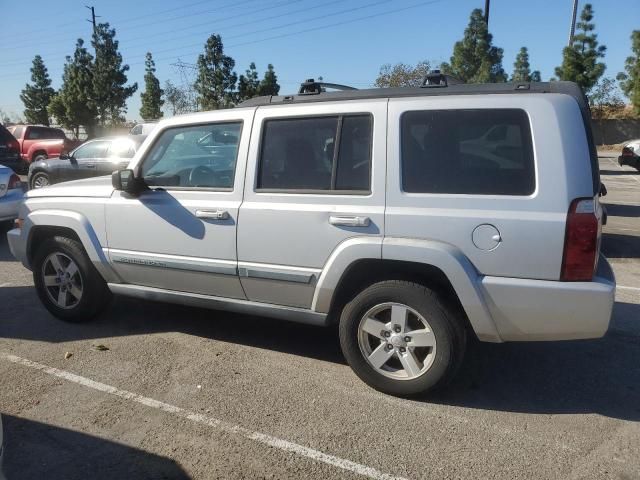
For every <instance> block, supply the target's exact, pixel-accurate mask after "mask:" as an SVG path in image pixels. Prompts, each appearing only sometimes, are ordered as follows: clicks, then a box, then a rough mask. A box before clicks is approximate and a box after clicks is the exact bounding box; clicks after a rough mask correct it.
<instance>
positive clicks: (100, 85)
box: [91, 23, 138, 125]
mask: <svg viewBox="0 0 640 480" xmlns="http://www.w3.org/2000/svg"><path fill="white" fill-rule="evenodd" d="M115 36H116V31H115V29H113V28H109V24H108V23H99V24H98V25H97V26H96V29H95V32H94V34H93V37H92V40H91V44H92V45H93V48H94V49H95V52H96V58H95V62H94V65H93V92H94V100H95V105H96V108H97V111H98V119H99V121H100V123H101V124H102V125H117V124H120V123H122V122H124V118H123V114H124V113H126V111H127V99H128V98H129V97H130V96H131V95H133V94H134V93H135V92H136V90H137V89H138V84H137V83H134V84H133V85H126V83H127V75H126V72H127V71H128V70H129V65H123V64H122V55H121V54H120V52H119V51H118V41H117V40H116V39H115Z"/></svg>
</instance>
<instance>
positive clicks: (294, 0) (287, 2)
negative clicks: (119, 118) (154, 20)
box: [3, 0, 344, 67]
mask: <svg viewBox="0 0 640 480" xmlns="http://www.w3.org/2000/svg"><path fill="white" fill-rule="evenodd" d="M303 1H306V0H285V1H280V2H278V3H276V5H272V6H269V7H265V8H261V9H258V10H254V11H253V12H252V13H260V12H263V11H266V10H271V9H273V8H278V7H281V6H284V5H291V4H293V3H299V2H303ZM339 1H344V0H339ZM333 3H338V1H332V2H329V3H325V4H320V5H316V6H313V7H308V8H306V9H299V10H294V11H287V12H285V13H281V14H278V15H272V16H271V17H266V18H262V19H257V20H252V21H250V22H242V23H236V24H234V25H228V26H226V27H224V28H233V27H236V26H245V25H251V24H255V23H260V22H263V21H267V20H272V19H274V18H278V17H283V16H288V15H292V14H294V13H299V12H304V11H309V10H314V9H316V8H320V7H324V5H330V4H333ZM244 16H246V13H245V12H241V13H239V14H236V15H230V16H228V17H223V18H219V19H217V20H216V21H214V22H213V25H218V24H219V23H220V22H224V21H226V20H232V19H234V18H238V17H244ZM204 25H208V26H211V25H212V22H204V23H200V24H196V25H192V26H187V27H185V28H180V29H175V30H173V31H174V32H175V31H180V30H192V28H193V27H198V26H204ZM210 31H211V29H210V28H209V29H207V30H206V31H205V32H198V33H207V32H210ZM121 32H122V31H121V30H120V29H118V31H117V33H118V41H119V42H120V43H121V44H122V43H123V42H125V43H127V42H133V41H136V40H147V39H149V38H153V37H158V36H162V37H164V38H163V40H161V41H160V42H157V43H165V42H171V41H174V40H176V39H180V38H191V37H192V36H193V33H194V32H191V34H189V35H183V36H181V37H171V36H169V37H167V34H166V32H158V33H156V34H152V35H141V36H138V37H133V38H127V37H126V35H125V36H124V37H123V36H122V35H121ZM148 50H149V49H148V48H147V49H145V53H146V51H148ZM40 55H63V52H62V51H60V50H56V51H52V50H50V51H48V52H41V53H40ZM28 64H30V62H26V61H24V60H20V61H15V62H4V63H3V65H4V66H5V67H6V66H17V65H28Z"/></svg>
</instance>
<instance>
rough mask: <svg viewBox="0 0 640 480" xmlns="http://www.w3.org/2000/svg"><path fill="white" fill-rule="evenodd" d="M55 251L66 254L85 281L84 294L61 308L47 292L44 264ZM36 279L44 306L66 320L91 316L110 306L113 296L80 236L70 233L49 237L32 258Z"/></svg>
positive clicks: (74, 320) (83, 319)
mask: <svg viewBox="0 0 640 480" xmlns="http://www.w3.org/2000/svg"><path fill="white" fill-rule="evenodd" d="M52 253H61V254H63V255H65V256H67V257H68V258H70V259H71V260H73V261H74V262H75V264H76V265H77V267H78V272H79V275H80V276H81V281H82V295H81V298H80V300H79V301H77V303H76V304H75V305H73V306H72V307H71V308H66V309H65V308H61V307H60V306H58V304H57V303H55V302H54V301H53V300H52V299H51V298H50V297H49V294H48V293H47V287H46V286H45V283H44V272H43V265H44V263H45V260H46V259H47V257H49V255H51V254H52ZM33 281H34V283H35V286H36V291H37V292H38V297H40V301H41V302H42V303H43V305H44V306H45V308H46V309H47V310H49V312H51V313H52V314H53V315H54V316H55V317H57V318H59V319H60V320H64V321H67V322H85V321H88V320H91V319H92V318H93V317H95V316H96V315H98V314H99V313H100V312H102V311H103V310H104V309H105V308H106V307H107V305H108V304H109V302H110V300H111V296H112V295H111V292H110V290H109V288H108V287H107V284H106V282H105V281H104V279H103V278H102V276H101V275H100V273H98V271H97V270H96V268H95V267H94V266H93V264H92V263H91V260H90V259H89V257H88V256H87V253H86V252H85V250H84V248H83V247H82V245H81V244H80V243H79V242H78V241H77V240H73V239H71V238H67V237H59V236H56V237H53V238H49V239H47V240H45V241H44V242H43V243H42V245H41V246H40V247H39V248H38V250H37V251H36V253H35V255H34V259H33ZM54 288H57V287H54Z"/></svg>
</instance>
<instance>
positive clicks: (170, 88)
mask: <svg viewBox="0 0 640 480" xmlns="http://www.w3.org/2000/svg"><path fill="white" fill-rule="evenodd" d="M164 96H165V98H166V99H167V104H169V105H171V114H172V115H177V114H180V113H185V112H188V111H190V110H189V108H188V105H189V100H188V98H189V97H188V95H187V93H186V92H185V91H184V89H182V88H180V87H178V86H176V85H174V84H173V83H171V82H170V81H169V80H167V81H166V82H165V84H164Z"/></svg>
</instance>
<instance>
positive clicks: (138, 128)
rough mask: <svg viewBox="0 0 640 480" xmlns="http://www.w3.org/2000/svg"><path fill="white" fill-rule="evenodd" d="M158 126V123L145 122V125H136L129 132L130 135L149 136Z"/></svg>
mask: <svg viewBox="0 0 640 480" xmlns="http://www.w3.org/2000/svg"><path fill="white" fill-rule="evenodd" d="M157 126H158V122H144V123H136V124H135V125H134V126H133V127H132V128H131V130H129V135H145V136H146V135H149V134H150V133H151V132H152V131H153V129H154V128H156V127H157Z"/></svg>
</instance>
